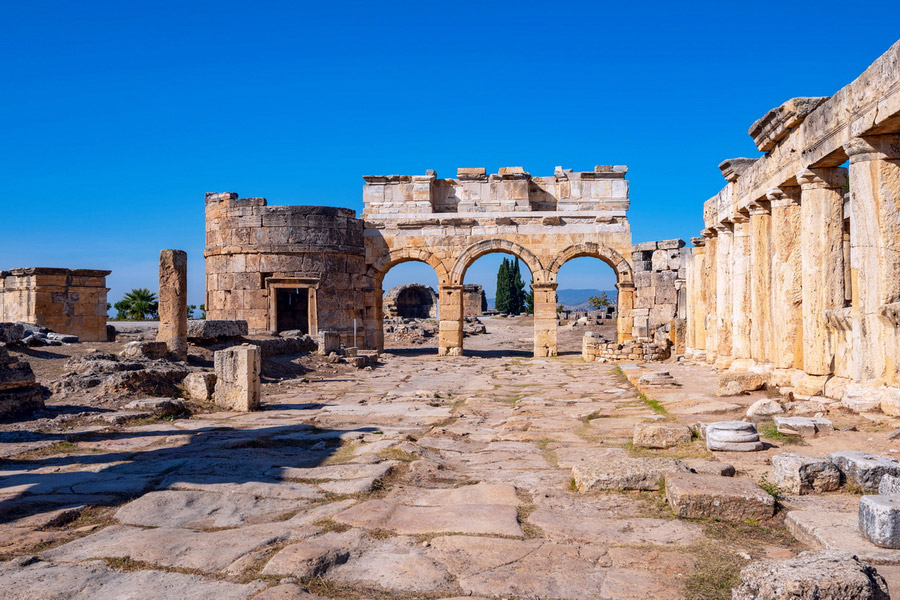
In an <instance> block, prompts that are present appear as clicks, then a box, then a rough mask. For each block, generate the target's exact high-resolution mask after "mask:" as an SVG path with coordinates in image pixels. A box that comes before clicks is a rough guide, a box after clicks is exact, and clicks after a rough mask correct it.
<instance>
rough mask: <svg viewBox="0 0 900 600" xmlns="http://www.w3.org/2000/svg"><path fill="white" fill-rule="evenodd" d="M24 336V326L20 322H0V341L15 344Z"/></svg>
mask: <svg viewBox="0 0 900 600" xmlns="http://www.w3.org/2000/svg"><path fill="white" fill-rule="evenodd" d="M23 337H25V327H24V326H23V325H22V324H21V323H0V342H2V343H4V344H15V343H16V342H19V341H20V340H21V339H22V338H23Z"/></svg>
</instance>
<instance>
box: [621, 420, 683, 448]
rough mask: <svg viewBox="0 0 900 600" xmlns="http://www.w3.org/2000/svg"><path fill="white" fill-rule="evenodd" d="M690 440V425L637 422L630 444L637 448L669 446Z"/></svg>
mask: <svg viewBox="0 0 900 600" xmlns="http://www.w3.org/2000/svg"><path fill="white" fill-rule="evenodd" d="M690 441H691V429H690V427H688V426H687V425H682V424H681V423H669V422H665V421H663V422H659V421H657V422H650V423H638V424H637V425H635V426H634V435H633V437H632V444H634V445H635V446H636V447H638V448H671V447H673V446H677V445H678V444H685V443H688V442H690Z"/></svg>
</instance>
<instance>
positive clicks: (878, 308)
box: [844, 135, 900, 387]
mask: <svg viewBox="0 0 900 600" xmlns="http://www.w3.org/2000/svg"><path fill="white" fill-rule="evenodd" d="M844 149H845V150H846V152H847V154H848V155H849V156H850V203H851V206H852V211H853V217H852V219H851V220H850V228H851V229H850V268H851V275H850V277H851V281H853V284H854V287H855V290H854V291H855V293H854V295H853V296H854V301H855V306H854V307H853V313H854V315H855V316H856V319H855V320H856V326H855V327H854V330H853V354H854V360H853V365H854V366H853V376H854V377H853V378H854V380H856V381H858V382H860V383H874V382H880V383H885V384H887V385H889V386H892V387H897V386H900V370H898V369H900V348H898V345H900V343H898V342H900V340H898V337H897V335H898V323H896V322H893V321H892V319H891V318H890V315H896V314H897V313H898V310H900V135H884V136H869V137H865V138H855V139H852V140H850V141H849V142H847V143H846V144H844ZM891 305H893V306H891Z"/></svg>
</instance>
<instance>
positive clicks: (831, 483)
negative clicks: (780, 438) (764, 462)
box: [772, 453, 841, 494]
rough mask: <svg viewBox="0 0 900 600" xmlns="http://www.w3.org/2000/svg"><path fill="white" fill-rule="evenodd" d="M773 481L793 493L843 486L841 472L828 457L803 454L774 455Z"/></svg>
mask: <svg viewBox="0 0 900 600" xmlns="http://www.w3.org/2000/svg"><path fill="white" fill-rule="evenodd" d="M772 473H773V477H772V483H774V484H775V485H777V486H778V487H780V488H783V489H785V490H787V491H789V492H790V493H792V494H811V493H813V492H819V493H821V492H830V491H833V490H836V489H838V488H839V487H840V486H841V472H840V470H839V469H838V468H837V467H836V466H834V463H832V462H831V461H830V460H828V459H827V458H817V457H815V456H805V455H803V454H793V453H786V454H777V455H775V456H773V457H772Z"/></svg>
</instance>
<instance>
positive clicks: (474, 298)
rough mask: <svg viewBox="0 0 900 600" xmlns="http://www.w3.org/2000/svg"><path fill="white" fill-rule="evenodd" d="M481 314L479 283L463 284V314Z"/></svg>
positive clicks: (469, 315)
mask: <svg viewBox="0 0 900 600" xmlns="http://www.w3.org/2000/svg"><path fill="white" fill-rule="evenodd" d="M479 315H481V285H480V284H477V283H467V284H466V285H464V286H463V316H464V317H477V316H479Z"/></svg>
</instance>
